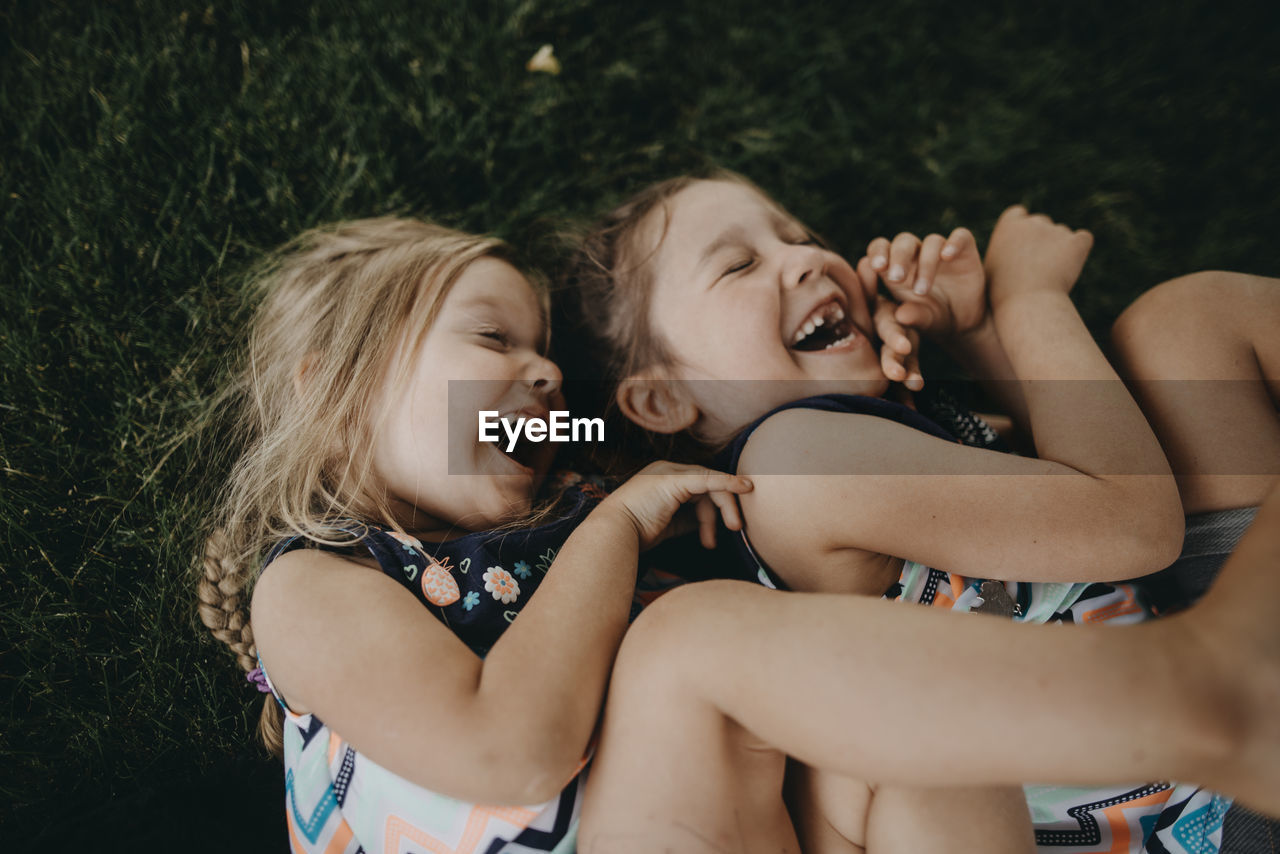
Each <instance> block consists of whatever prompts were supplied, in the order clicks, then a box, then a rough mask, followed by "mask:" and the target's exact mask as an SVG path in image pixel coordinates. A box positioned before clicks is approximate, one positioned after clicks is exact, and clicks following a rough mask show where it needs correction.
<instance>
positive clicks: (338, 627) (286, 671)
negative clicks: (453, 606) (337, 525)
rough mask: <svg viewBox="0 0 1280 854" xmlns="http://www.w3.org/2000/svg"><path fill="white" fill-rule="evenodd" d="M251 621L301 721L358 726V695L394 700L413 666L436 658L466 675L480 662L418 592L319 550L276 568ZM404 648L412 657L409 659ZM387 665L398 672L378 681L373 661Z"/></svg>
mask: <svg viewBox="0 0 1280 854" xmlns="http://www.w3.org/2000/svg"><path fill="white" fill-rule="evenodd" d="M251 613H252V616H251V620H252V624H253V632H254V642H255V643H256V645H257V647H258V653H259V655H261V656H262V660H263V662H264V663H265V664H266V666H267V668H268V670H269V672H270V673H271V679H272V682H273V683H274V684H275V686H276V688H277V689H278V690H279V691H280V693H282V694H283V695H284V696H285V697H286V698H287V699H288V701H289V703H290V707H291V708H292V709H293V710H294V711H295V712H298V713H300V714H303V713H306V712H307V711H320V712H328V714H329V715H330V716H333V717H337V718H339V719H344V718H345V719H347V720H351V718H352V717H354V715H351V712H352V711H355V712H356V713H357V714H358V713H359V711H360V710H359V709H358V708H356V709H354V710H351V709H348V708H347V705H348V700H347V697H346V694H347V693H348V691H349V689H351V688H352V686H361V685H365V686H366V687H367V690H368V691H369V692H370V693H372V694H373V695H375V696H387V695H389V694H390V693H391V690H390V688H391V685H392V680H393V679H394V678H397V676H398V678H404V674H403V673H398V674H397V671H400V670H401V669H402V668H404V667H409V666H421V664H422V662H423V661H424V660H426V659H429V658H432V657H434V661H435V663H436V664H437V669H438V670H439V671H450V670H452V669H454V668H461V669H462V670H463V671H466V670H469V669H470V668H471V667H473V666H474V662H475V656H474V655H473V654H471V653H470V651H469V650H467V649H466V647H464V646H463V645H462V644H461V642H460V641H458V639H457V638H456V637H455V636H454V635H453V633H452V632H451V631H449V629H448V628H446V627H445V626H443V625H442V624H440V622H439V621H438V620H437V619H435V618H434V617H432V616H431V615H429V614H428V613H426V611H425V608H424V606H423V604H422V603H421V602H419V601H418V599H417V598H416V597H415V596H414V595H413V593H412V592H411V591H409V590H408V589H406V588H405V587H403V586H402V585H400V584H398V583H397V582H396V581H394V580H393V579H391V578H389V577H387V576H386V575H384V574H383V573H382V572H380V571H379V570H377V569H375V568H371V567H368V566H365V565H362V564H361V563H358V562H357V561H355V560H351V559H348V558H346V557H343V556H341V555H338V554H334V553H333V552H328V551H323V550H320V549H298V550H296V551H292V552H288V553H286V554H284V555H281V556H280V557H279V558H277V559H276V560H274V561H272V562H271V564H270V565H269V566H268V567H267V568H266V569H265V570H264V571H263V574H262V576H261V578H260V580H259V582H258V584H257V586H256V587H255V588H254V591H253V602H252V606H251ZM405 644H407V645H409V648H410V649H412V650H413V653H414V654H413V655H412V656H406V655H404V654H403V649H404V646H403V645H405ZM388 658H391V659H392V660H394V661H396V662H397V664H396V666H391V665H388V666H386V667H384V668H382V669H379V670H377V671H375V672H373V673H371V672H369V668H368V662H369V661H371V660H374V661H376V660H383V661H385V660H387V659H388ZM380 683H385V684H380ZM335 707H336V710H337V711H336V712H335V711H334V709H335ZM344 713H345V714H344ZM326 720H328V718H326ZM364 723H365V722H364V721H363V720H360V721H357V726H360V725H363V724H364Z"/></svg>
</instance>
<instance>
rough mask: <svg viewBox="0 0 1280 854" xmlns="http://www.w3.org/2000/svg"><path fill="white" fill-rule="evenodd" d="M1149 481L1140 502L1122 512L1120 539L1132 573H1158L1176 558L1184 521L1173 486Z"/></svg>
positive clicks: (1170, 479) (1180, 549) (1180, 545)
mask: <svg viewBox="0 0 1280 854" xmlns="http://www.w3.org/2000/svg"><path fill="white" fill-rule="evenodd" d="M1168 480H1169V484H1168V485H1163V484H1161V485H1156V484H1152V485H1150V487H1149V488H1148V489H1146V490H1144V491H1143V494H1142V495H1141V496H1140V499H1139V500H1140V501H1141V504H1139V505H1138V506H1136V507H1133V511H1132V512H1130V513H1128V514H1125V516H1126V519H1125V522H1126V524H1125V525H1124V540H1125V544H1126V546H1127V547H1128V550H1129V552H1130V553H1131V560H1130V561H1129V563H1131V564H1132V566H1133V567H1134V568H1135V571H1134V573H1133V576H1138V575H1146V574H1148V573H1152V572H1158V571H1159V570H1161V569H1164V568H1165V567H1166V566H1168V565H1169V564H1171V563H1173V562H1174V561H1175V560H1177V559H1178V556H1179V555H1180V554H1181V553H1182V538H1183V534H1184V531H1185V526H1186V520H1185V519H1184V518H1183V515H1182V502H1181V501H1180V500H1179V498H1178V490H1177V487H1176V486H1174V485H1173V482H1172V481H1173V479H1172V478H1169V479H1168Z"/></svg>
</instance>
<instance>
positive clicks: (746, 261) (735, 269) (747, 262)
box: [721, 258, 755, 278]
mask: <svg viewBox="0 0 1280 854" xmlns="http://www.w3.org/2000/svg"><path fill="white" fill-rule="evenodd" d="M754 261H755V259H754V258H741V259H739V260H737V261H734V262H733V263H732V264H731V265H729V267H728V269H726V270H725V271H724V272H723V273H722V274H721V278H723V277H724V276H730V275H732V274H734V273H741V272H742V271H743V270H745V269H747V268H748V267H750V266H751V264H752V263H753V262H754Z"/></svg>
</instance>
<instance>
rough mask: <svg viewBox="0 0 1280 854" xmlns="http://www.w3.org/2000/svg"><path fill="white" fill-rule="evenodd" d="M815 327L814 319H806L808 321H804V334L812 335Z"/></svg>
mask: <svg viewBox="0 0 1280 854" xmlns="http://www.w3.org/2000/svg"><path fill="white" fill-rule="evenodd" d="M814 328H815V327H814V325H813V321H812V320H806V321H805V322H804V334H805V335H812V334H813V330H814Z"/></svg>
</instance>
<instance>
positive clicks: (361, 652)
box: [199, 219, 749, 852]
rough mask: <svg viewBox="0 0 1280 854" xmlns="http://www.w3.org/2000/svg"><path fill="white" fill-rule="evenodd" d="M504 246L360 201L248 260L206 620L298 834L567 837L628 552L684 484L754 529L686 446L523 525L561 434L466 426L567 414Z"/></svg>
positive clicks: (488, 847)
mask: <svg viewBox="0 0 1280 854" xmlns="http://www.w3.org/2000/svg"><path fill="white" fill-rule="evenodd" d="M507 257H508V255H507V251H506V249H505V247H504V246H503V245H502V244H500V243H499V242H498V241H496V240H493V239H489V238H484V237H476V236H472V235H467V234H462V233H459V232H457V231H452V230H450V229H446V228H441V227H439V226H435V225H431V224H428V223H425V222H420V221H416V220H409V219H373V220H361V221H355V222H347V223H341V224H339V225H336V226H332V227H328V228H323V229H317V230H314V231H310V232H307V233H306V234H303V235H302V236H301V237H299V238H298V239H297V240H295V241H293V242H292V243H291V244H289V245H287V246H286V247H284V248H283V249H282V250H281V251H280V252H279V253H277V254H276V255H275V256H273V258H272V260H271V261H270V262H269V263H268V264H266V265H265V267H264V269H263V271H262V273H261V275H260V276H259V278H258V285H259V291H260V294H259V299H260V304H259V306H258V309H257V313H256V315H255V317H254V320H253V323H252V326H251V329H250V334H249V340H248V343H247V347H246V348H245V349H244V351H243V352H242V354H241V359H240V369H239V372H238V373H237V374H236V375H235V379H234V382H233V383H232V384H231V385H230V386H229V388H228V390H227V391H225V392H224V393H223V394H222V396H221V397H220V398H219V399H218V401H217V402H216V404H215V405H216V406H219V407H234V408H235V413H236V422H235V429H234V430H233V432H232V433H231V434H230V435H229V437H228V438H227V441H228V442H230V443H233V445H234V447H235V448H236V449H237V450H238V452H239V459H238V462H237V463H236V464H235V467H234V470H233V472H232V474H231V477H230V480H229V482H228V484H227V487H226V490H225V496H224V499H223V502H222V505H221V507H220V508H219V511H218V514H217V517H216V525H215V527H214V534H213V536H211V537H210V539H209V541H208V549H207V553H206V555H205V559H204V573H203V578H202V579H201V581H200V584H199V596H200V612H201V616H202V618H203V619H204V621H205V623H206V625H208V626H209V628H210V629H211V630H212V631H213V633H214V634H215V636H217V637H218V638H219V639H220V640H222V641H223V642H225V643H227V644H228V645H229V646H231V648H232V649H233V650H234V651H235V652H236V655H237V657H238V660H239V662H240V666H241V668H242V669H244V670H245V671H248V672H249V673H250V676H251V678H252V679H254V680H255V681H256V682H257V683H259V684H260V685H261V687H262V688H263V689H264V690H266V691H269V692H270V694H271V696H268V697H266V698H265V701H264V705H263V712H262V721H261V727H260V730H261V733H262V737H263V739H264V741H265V742H266V743H267V745H268V746H269V747H271V748H272V749H273V750H274V751H275V752H277V753H280V752H282V753H283V757H284V765H285V775H286V783H285V788H286V803H285V815H286V818H287V821H288V827H289V838H290V842H291V845H292V847H293V850H294V851H298V852H302V851H325V852H335V851H357V850H365V851H386V850H401V849H402V847H404V846H407V847H408V848H410V849H412V850H423V849H425V850H433V851H477V852H481V851H483V852H488V851H495V850H499V849H501V850H519V851H545V850H569V849H571V847H572V844H573V842H572V838H573V832H574V830H575V828H576V819H577V814H578V811H579V808H580V804H581V784H582V781H583V779H584V773H585V772H584V771H583V768H584V765H585V764H586V761H587V758H588V756H589V754H590V742H591V736H592V732H593V730H594V728H595V725H596V718H597V715H598V712H599V708H600V704H601V700H602V697H603V696H604V689H605V680H606V678H607V676H608V673H609V669H610V666H611V665H612V662H613V657H614V654H615V652H616V650H617V647H618V644H619V642H620V641H621V638H622V634H623V631H624V629H625V628H626V626H627V620H628V614H629V611H630V608H631V606H632V597H633V592H634V588H635V586H636V566H637V555H638V552H639V550H640V549H641V548H643V547H646V546H648V545H649V544H651V543H652V542H653V541H654V540H656V539H657V538H658V537H659V536H660V535H661V533H662V530H663V529H664V528H665V527H666V525H667V523H668V522H669V521H670V518H671V516H672V514H673V513H674V512H675V511H676V509H677V508H678V507H679V506H680V505H681V504H682V503H684V502H685V501H688V500H689V499H691V498H693V497H695V496H701V497H704V498H705V497H707V496H710V498H709V499H708V502H714V503H715V504H718V505H719V506H720V507H721V508H722V509H723V510H724V512H725V513H726V514H727V515H726V521H727V523H728V524H729V525H730V526H733V525H736V524H737V522H736V519H737V516H736V512H737V511H736V508H735V505H733V504H732V502H731V501H729V500H728V497H729V495H730V494H731V493H740V492H742V491H744V490H746V489H748V488H749V484H748V483H747V482H746V481H744V480H743V479H741V478H732V477H729V476H727V475H721V474H717V473H714V472H710V471H708V470H706V469H702V468H698V467H693V466H675V465H670V464H655V465H654V466H651V467H650V468H648V469H646V472H647V476H645V477H642V478H636V479H633V480H632V481H631V482H630V483H628V484H625V485H623V486H622V487H621V488H619V489H618V490H617V491H615V492H614V493H613V494H612V495H610V496H608V497H603V493H602V492H601V491H600V490H599V489H598V488H595V487H591V486H590V485H588V484H580V485H579V486H578V487H575V488H572V489H570V490H568V491H567V492H566V493H565V495H564V496H562V497H561V500H560V501H559V502H558V503H557V505H556V506H554V507H552V508H551V509H549V510H545V511H543V512H542V513H541V515H540V516H539V518H537V519H532V520H530V519H528V517H529V514H530V511H531V510H532V509H534V505H533V502H534V496H535V494H536V493H537V492H538V489H539V486H540V484H541V482H542V481H543V479H544V477H545V476H546V474H547V470H548V467H549V465H550V462H551V460H550V456H549V455H548V453H546V451H544V450H538V448H547V447H549V446H547V445H541V446H533V450H527V449H520V450H517V451H516V452H515V453H514V454H513V455H511V456H508V455H507V454H504V453H503V452H502V451H501V450H499V448H498V446H497V445H494V444H488V443H480V442H478V441H477V439H476V436H477V432H476V423H477V413H478V412H479V411H481V410H497V411H499V412H501V413H503V414H504V415H510V414H514V413H524V414H526V415H531V416H536V415H545V414H546V412H547V410H549V409H557V408H558V409H563V408H564V407H563V401H562V398H561V395H560V389H559V384H560V380H561V377H560V372H559V370H558V369H557V367H556V366H555V364H553V363H552V362H551V361H549V360H548V359H547V358H546V356H545V350H546V344H547V324H546V314H545V310H544V305H543V298H542V296H541V295H540V292H539V291H538V290H537V289H535V288H534V286H533V285H532V284H531V283H530V281H529V280H528V279H527V278H526V277H525V276H523V275H522V274H521V273H520V272H519V271H518V270H516V268H515V267H513V266H512V265H511V263H510V262H509V261H508V260H506V259H507ZM451 381H453V382H451ZM451 439H452V443H451V441H450V440H451ZM712 506H713V505H712V504H711V503H707V504H704V505H700V509H699V516H700V518H701V519H702V520H703V525H704V528H705V526H706V525H708V524H710V523H711V522H712V521H713V518H712V516H711V515H708V511H710V513H712V514H714V510H713V509H712ZM593 508H594V509H593ZM264 563H265V569H263V568H262V567H263V564H264ZM259 573H261V574H259ZM255 582H256V583H255ZM250 587H251V588H252V620H250V619H248V617H247V616H246V613H245V607H244V606H245V596H246V593H247V590H248V589H249V588H250ZM534 592H537V594H538V595H537V597H536V598H533V593H534ZM517 616H518V617H519V619H518V620H517V619H516V617H517ZM251 626H252V628H251Z"/></svg>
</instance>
